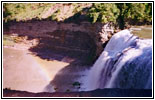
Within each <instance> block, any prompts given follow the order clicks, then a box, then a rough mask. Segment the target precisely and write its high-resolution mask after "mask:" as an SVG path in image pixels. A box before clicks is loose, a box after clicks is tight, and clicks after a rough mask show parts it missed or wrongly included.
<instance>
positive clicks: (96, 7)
mask: <svg viewBox="0 0 155 100" xmlns="http://www.w3.org/2000/svg"><path fill="white" fill-rule="evenodd" d="M87 15H88V16H89V17H90V18H91V20H92V22H93V23H95V22H97V21H99V22H102V23H107V22H109V21H110V22H116V19H117V17H118V15H119V9H118V8H117V6H116V5H115V4H112V3H102V4H100V3H97V4H93V6H92V7H91V9H90V10H89V11H88V14H87Z"/></svg>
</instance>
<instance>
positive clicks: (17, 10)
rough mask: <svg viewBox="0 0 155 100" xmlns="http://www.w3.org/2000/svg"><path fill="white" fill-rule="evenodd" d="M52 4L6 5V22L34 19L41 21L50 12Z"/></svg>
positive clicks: (4, 7) (4, 5)
mask: <svg viewBox="0 0 155 100" xmlns="http://www.w3.org/2000/svg"><path fill="white" fill-rule="evenodd" d="M52 5H54V4H52V3H4V4H3V9H4V11H3V14H4V19H3V20H4V21H5V22H7V21H9V20H16V21H21V20H22V21H26V20H31V19H33V18H36V19H41V17H42V14H44V12H45V11H46V10H48V9H49V8H50V7H51V6H52Z"/></svg>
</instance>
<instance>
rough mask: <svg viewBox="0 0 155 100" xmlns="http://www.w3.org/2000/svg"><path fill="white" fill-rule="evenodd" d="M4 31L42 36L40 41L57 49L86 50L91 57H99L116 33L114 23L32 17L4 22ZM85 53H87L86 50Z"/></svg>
mask: <svg viewBox="0 0 155 100" xmlns="http://www.w3.org/2000/svg"><path fill="white" fill-rule="evenodd" d="M4 34H18V35H19V36H28V37H31V38H38V39H39V40H40V44H41V43H42V42H43V43H44V45H47V46H48V47H50V48H52V49H55V50H56V51H63V52H64V51H68V52H72V51H73V52H74V53H75V52H76V53H77V52H78V53H80V54H81V53H84V54H86V55H85V56H87V55H88V57H89V58H90V59H95V58H97V57H98V56H99V55H100V53H101V52H102V51H103V48H104V46H105V45H106V43H107V41H108V40H109V38H110V37H111V36H112V35H113V34H114V27H113V26H112V24H111V23H108V24H101V23H95V24H92V23H90V22H84V21H83V22H79V23H78V24H76V23H73V22H70V23H64V22H55V21H47V20H46V21H33V20H32V21H28V22H10V23H9V24H7V25H4ZM82 55H83V54H82Z"/></svg>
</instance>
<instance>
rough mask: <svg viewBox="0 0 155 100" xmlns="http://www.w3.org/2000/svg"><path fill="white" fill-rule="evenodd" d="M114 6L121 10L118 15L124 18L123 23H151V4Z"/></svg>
mask: <svg viewBox="0 0 155 100" xmlns="http://www.w3.org/2000/svg"><path fill="white" fill-rule="evenodd" d="M116 5H117V7H118V8H119V9H120V10H121V13H120V15H121V16H123V17H124V21H129V20H134V21H137V22H143V21H148V22H151V21H152V4H151V3H121V4H116Z"/></svg>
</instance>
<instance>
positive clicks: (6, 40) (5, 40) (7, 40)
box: [3, 35, 15, 46]
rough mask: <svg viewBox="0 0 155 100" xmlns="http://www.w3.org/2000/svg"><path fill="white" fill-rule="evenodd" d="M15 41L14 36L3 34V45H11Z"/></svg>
mask: <svg viewBox="0 0 155 100" xmlns="http://www.w3.org/2000/svg"><path fill="white" fill-rule="evenodd" d="M14 43H15V41H14V38H13V37H11V36H9V35H3V45H5V46H13V45H14Z"/></svg>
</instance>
